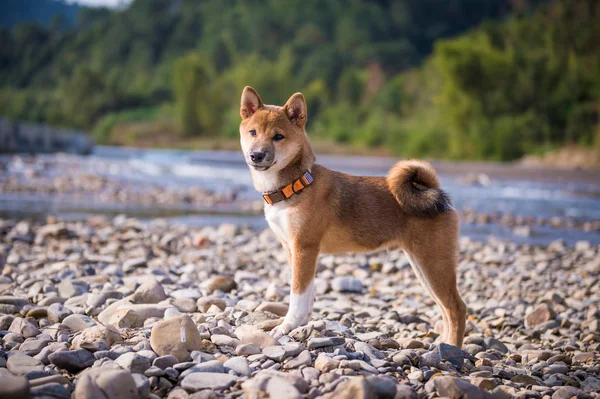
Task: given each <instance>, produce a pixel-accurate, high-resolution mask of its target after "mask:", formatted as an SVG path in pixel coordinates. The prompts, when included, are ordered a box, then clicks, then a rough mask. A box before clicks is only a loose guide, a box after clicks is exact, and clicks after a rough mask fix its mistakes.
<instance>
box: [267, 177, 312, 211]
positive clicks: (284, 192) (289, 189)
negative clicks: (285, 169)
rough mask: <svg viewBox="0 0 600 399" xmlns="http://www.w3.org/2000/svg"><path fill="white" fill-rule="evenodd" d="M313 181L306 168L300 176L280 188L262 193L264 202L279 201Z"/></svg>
mask: <svg viewBox="0 0 600 399" xmlns="http://www.w3.org/2000/svg"><path fill="white" fill-rule="evenodd" d="M312 182H313V177H312V175H311V174H310V172H309V171H308V170H307V171H306V172H304V174H303V175H302V177H301V178H299V179H298V180H296V181H294V182H292V183H290V184H288V185H287V186H285V187H284V188H282V189H281V190H277V191H274V192H271V193H266V194H263V198H264V200H265V202H266V203H267V204H269V205H273V204H276V203H278V202H280V201H283V200H286V199H288V198H290V197H291V196H292V195H294V194H299V193H300V192H301V191H302V190H304V188H305V187H306V186H308V185H310V184H311V183H312Z"/></svg>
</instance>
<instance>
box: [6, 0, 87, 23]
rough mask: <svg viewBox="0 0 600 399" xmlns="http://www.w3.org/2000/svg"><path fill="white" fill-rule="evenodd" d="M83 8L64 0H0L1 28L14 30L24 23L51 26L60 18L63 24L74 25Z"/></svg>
mask: <svg viewBox="0 0 600 399" xmlns="http://www.w3.org/2000/svg"><path fill="white" fill-rule="evenodd" d="M81 8H84V7H82V6H80V5H77V4H68V3H66V2H64V1H62V0H0V26H3V27H6V28H12V27H13V26H15V25H19V24H23V23H32V24H37V25H43V26H50V25H51V24H52V22H53V21H55V19H56V18H57V17H58V18H60V19H61V24H64V25H66V26H70V25H73V24H74V23H75V19H76V17H77V13H78V12H79V10H80V9H81Z"/></svg>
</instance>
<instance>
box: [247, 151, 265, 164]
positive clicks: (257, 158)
mask: <svg viewBox="0 0 600 399" xmlns="http://www.w3.org/2000/svg"><path fill="white" fill-rule="evenodd" d="M250 159H251V160H252V162H256V163H259V162H262V160H263V159H265V153H264V152H251V153H250Z"/></svg>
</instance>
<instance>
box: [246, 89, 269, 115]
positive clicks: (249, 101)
mask: <svg viewBox="0 0 600 399" xmlns="http://www.w3.org/2000/svg"><path fill="white" fill-rule="evenodd" d="M263 105H264V104H263V101H262V99H261V98H260V96H259V95H258V93H257V92H256V90H254V89H253V88H252V87H250V86H246V87H244V91H243V92H242V101H241V103H240V116H241V117H242V119H246V118H250V117H251V116H252V115H253V114H254V113H255V112H256V111H257V110H258V109H259V108H260V107H262V106H263Z"/></svg>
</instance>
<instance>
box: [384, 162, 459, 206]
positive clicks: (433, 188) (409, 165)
mask: <svg viewBox="0 0 600 399" xmlns="http://www.w3.org/2000/svg"><path fill="white" fill-rule="evenodd" d="M387 184H388V187H389V189H390V191H391V192H392V194H394V197H396V200H397V201H398V203H399V204H400V207H401V208H402V209H403V210H404V212H406V213H407V214H408V215H410V216H419V217H434V216H437V215H440V214H442V213H445V212H448V211H450V210H452V209H454V207H453V206H452V202H451V201H450V198H449V197H448V195H447V194H446V193H445V192H444V190H442V189H441V188H440V182H439V181H438V178H437V173H436V172H435V169H433V166H431V165H430V164H429V163H428V162H425V161H421V160H418V159H409V160H405V161H400V162H398V163H396V164H395V165H394V166H393V167H392V169H390V171H389V172H388V175H387Z"/></svg>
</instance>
